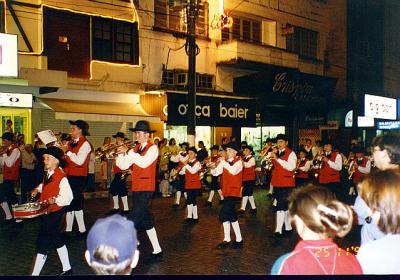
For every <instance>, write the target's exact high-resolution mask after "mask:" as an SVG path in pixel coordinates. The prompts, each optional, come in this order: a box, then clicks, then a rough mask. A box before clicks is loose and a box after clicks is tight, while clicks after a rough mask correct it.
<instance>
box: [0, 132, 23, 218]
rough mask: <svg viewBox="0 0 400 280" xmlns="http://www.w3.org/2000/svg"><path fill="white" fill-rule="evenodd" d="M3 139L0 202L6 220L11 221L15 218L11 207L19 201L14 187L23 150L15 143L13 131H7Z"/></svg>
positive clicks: (0, 158) (0, 164) (17, 178)
mask: <svg viewBox="0 0 400 280" xmlns="http://www.w3.org/2000/svg"><path fill="white" fill-rule="evenodd" d="M1 139H2V142H3V146H5V147H6V148H5V150H3V154H2V155H1V156H0V168H3V184H2V185H0V202H1V207H2V208H3V210H4V213H5V215H6V222H11V221H12V220H13V219H12V215H11V211H10V207H11V206H12V205H15V204H17V202H18V200H17V196H16V194H15V191H14V187H15V184H16V183H17V182H18V180H19V169H20V166H21V152H20V150H19V149H18V146H17V145H16V144H13V142H14V134H13V133H11V132H5V133H4V134H3V135H2V137H1Z"/></svg>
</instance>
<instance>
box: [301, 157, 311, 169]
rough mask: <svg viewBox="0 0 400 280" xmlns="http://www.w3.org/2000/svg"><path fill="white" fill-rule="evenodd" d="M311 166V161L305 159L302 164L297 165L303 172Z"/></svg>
mask: <svg viewBox="0 0 400 280" xmlns="http://www.w3.org/2000/svg"><path fill="white" fill-rule="evenodd" d="M310 168H311V161H309V160H307V161H306V164H305V165H304V166H301V167H299V169H300V170H301V171H303V172H308V171H309V170H310Z"/></svg>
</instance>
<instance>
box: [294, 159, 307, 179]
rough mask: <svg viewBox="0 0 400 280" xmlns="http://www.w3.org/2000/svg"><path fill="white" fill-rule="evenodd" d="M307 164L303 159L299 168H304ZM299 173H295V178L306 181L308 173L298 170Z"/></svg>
mask: <svg viewBox="0 0 400 280" xmlns="http://www.w3.org/2000/svg"><path fill="white" fill-rule="evenodd" d="M306 163H307V159H305V160H304V161H300V164H299V167H304V166H305V165H306ZM299 171H300V172H299V173H297V175H296V178H302V179H308V177H309V174H308V171H307V172H304V171H302V170H300V169H299Z"/></svg>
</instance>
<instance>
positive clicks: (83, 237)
mask: <svg viewBox="0 0 400 280" xmlns="http://www.w3.org/2000/svg"><path fill="white" fill-rule="evenodd" d="M86 236H87V231H84V232H79V234H78V238H79V239H85V238H86Z"/></svg>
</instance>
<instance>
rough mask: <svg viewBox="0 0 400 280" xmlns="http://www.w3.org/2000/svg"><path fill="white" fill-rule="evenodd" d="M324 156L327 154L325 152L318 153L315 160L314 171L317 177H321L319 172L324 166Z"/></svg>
mask: <svg viewBox="0 0 400 280" xmlns="http://www.w3.org/2000/svg"><path fill="white" fill-rule="evenodd" d="M324 157H325V156H324V155H323V154H318V155H317V156H316V158H315V159H314V160H313V169H314V170H315V173H314V177H315V178H318V177H319V172H320V171H321V169H322V166H323V165H324V161H323V159H324Z"/></svg>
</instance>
